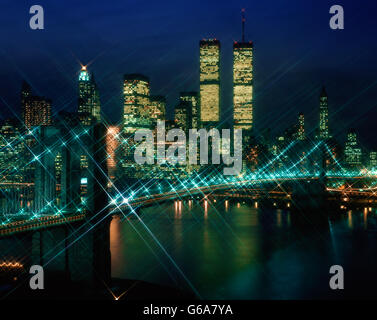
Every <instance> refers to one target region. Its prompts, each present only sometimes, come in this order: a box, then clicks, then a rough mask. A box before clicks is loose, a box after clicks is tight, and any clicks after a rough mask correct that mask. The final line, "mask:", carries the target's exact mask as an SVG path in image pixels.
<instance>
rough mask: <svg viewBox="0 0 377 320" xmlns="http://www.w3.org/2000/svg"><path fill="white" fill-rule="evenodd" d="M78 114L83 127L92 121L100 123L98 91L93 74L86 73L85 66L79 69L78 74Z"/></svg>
mask: <svg viewBox="0 0 377 320" xmlns="http://www.w3.org/2000/svg"><path fill="white" fill-rule="evenodd" d="M78 113H79V119H80V122H81V123H82V124H83V125H90V124H91V123H92V122H93V121H98V122H99V121H101V105H100V99H99V91H98V88H97V85H96V82H95V81H94V76H93V74H91V73H89V72H88V70H87V69H86V66H83V67H82V68H81V71H80V74H79V101H78Z"/></svg>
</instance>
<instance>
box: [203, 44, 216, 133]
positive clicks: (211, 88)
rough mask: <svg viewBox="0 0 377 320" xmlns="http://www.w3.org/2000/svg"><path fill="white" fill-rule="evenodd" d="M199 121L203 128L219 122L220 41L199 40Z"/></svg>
mask: <svg viewBox="0 0 377 320" xmlns="http://www.w3.org/2000/svg"><path fill="white" fill-rule="evenodd" d="M199 47H200V120H201V122H202V125H203V126H208V125H216V124H217V123H218V122H219V121H220V41H218V40H201V41H200V44H199Z"/></svg>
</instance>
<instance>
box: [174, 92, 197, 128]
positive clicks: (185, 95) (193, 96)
mask: <svg viewBox="0 0 377 320" xmlns="http://www.w3.org/2000/svg"><path fill="white" fill-rule="evenodd" d="M179 99H180V100H181V101H186V102H188V103H190V105H191V107H190V108H191V120H192V121H191V124H190V126H191V127H190V129H199V128H200V105H199V96H198V93H197V92H181V94H180V96H179Z"/></svg>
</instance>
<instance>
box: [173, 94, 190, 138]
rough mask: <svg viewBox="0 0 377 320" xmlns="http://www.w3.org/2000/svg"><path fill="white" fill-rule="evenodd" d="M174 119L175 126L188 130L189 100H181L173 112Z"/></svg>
mask: <svg viewBox="0 0 377 320" xmlns="http://www.w3.org/2000/svg"><path fill="white" fill-rule="evenodd" d="M174 121H175V125H176V127H178V128H180V129H182V130H183V131H185V132H188V130H189V129H191V123H192V104H191V103H190V102H189V101H181V102H180V103H179V104H178V105H177V106H176V107H175V112H174Z"/></svg>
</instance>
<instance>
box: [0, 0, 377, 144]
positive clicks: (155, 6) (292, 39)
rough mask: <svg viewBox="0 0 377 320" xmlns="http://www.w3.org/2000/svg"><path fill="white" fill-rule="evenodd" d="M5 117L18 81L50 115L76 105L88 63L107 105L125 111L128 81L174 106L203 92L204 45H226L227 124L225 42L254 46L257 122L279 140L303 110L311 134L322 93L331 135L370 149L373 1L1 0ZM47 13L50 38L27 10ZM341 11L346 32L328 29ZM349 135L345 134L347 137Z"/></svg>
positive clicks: (374, 83)
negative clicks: (186, 94)
mask: <svg viewBox="0 0 377 320" xmlns="http://www.w3.org/2000/svg"><path fill="white" fill-rule="evenodd" d="M0 4H1V7H0V41H1V46H0V79H1V80H0V106H1V116H2V117H8V116H10V115H12V113H16V114H18V113H19V110H20V101H19V91H20V87H21V80H22V78H25V79H26V80H27V81H29V82H30V84H31V85H32V87H33V89H34V92H35V93H36V94H39V95H43V96H46V97H49V98H51V99H52V100H53V111H54V112H57V111H59V110H62V109H68V110H75V108H76V107H77V106H76V105H77V82H76V79H77V74H78V71H79V69H80V62H81V63H84V64H87V63H90V66H89V69H90V70H91V71H93V72H94V74H95V77H96V80H97V83H98V85H99V88H100V93H101V102H102V108H103V111H104V113H105V114H106V115H108V116H109V117H110V118H111V119H113V120H117V119H119V117H120V115H121V89H122V77H123V74H124V73H134V72H137V73H143V74H145V75H147V76H149V77H150V79H151V89H152V94H162V95H166V96H167V98H168V103H169V107H170V109H171V108H172V107H173V106H174V104H175V103H176V101H177V99H178V93H179V91H184V90H197V89H198V65H199V62H198V56H199V49H198V44H199V40H200V39H202V38H210V37H213V38H217V39H219V40H220V41H221V45H222V92H223V109H224V117H227V116H229V114H230V113H229V111H227V109H228V110H229V109H230V107H231V81H232V74H231V69H232V41H233V40H239V39H240V37H241V35H240V33H241V25H240V9H241V8H242V7H244V8H246V17H247V21H246V36H247V39H248V40H253V42H254V46H255V57H254V68H255V73H254V76H255V121H256V127H257V128H258V129H263V128H265V127H267V126H269V127H271V128H272V129H273V130H275V132H278V131H279V130H283V129H285V128H286V127H288V126H289V125H291V124H293V123H294V121H295V119H296V116H297V114H298V112H300V111H302V112H304V113H305V115H306V117H307V119H308V121H307V124H308V127H309V128H308V129H313V128H314V124H315V121H316V120H317V118H318V95H319V92H320V87H321V86H322V84H325V85H326V87H327V92H328V94H329V106H330V115H331V118H330V126H331V130H332V131H333V133H334V134H336V135H337V134H339V133H342V132H343V131H344V130H345V128H349V127H355V128H356V129H358V131H359V132H360V134H361V141H362V143H363V144H364V145H365V146H370V147H374V148H376V149H377V137H376V134H375V133H377V130H376V129H375V122H376V120H377V76H376V75H377V62H376V61H377V41H376V32H377V19H376V17H377V1H376V0H370V1H367V0H364V1H344V0H342V1H340V0H336V1H335V0H333V1H326V0H322V1H318V0H317V1H311V0H306V1H302V0H290V1H286V0H276V1H269V0H265V1H251V0H248V1H237V0H234V1H219V0H217V1H204V0H202V1H196V0H192V1H179V0H175V1H170V0H169V1H146V0H144V1H140V0H137V1H128V0H111V1H102V0H99V1H81V0H64V1H63V0H48V1H46V0H33V1H20V0H17V1H15V0H1V1H0ZM34 4H39V5H42V6H43V7H44V10H45V30H35V31H34V30H31V29H30V28H29V18H30V16H31V15H30V14H29V8H30V6H31V5H34ZM333 4H341V5H343V7H344V11H345V29H344V30H337V31H334V30H331V29H330V28H329V19H330V14H329V8H330V7H331V5H333ZM343 136H344V134H341V135H340V138H342V137H343Z"/></svg>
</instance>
